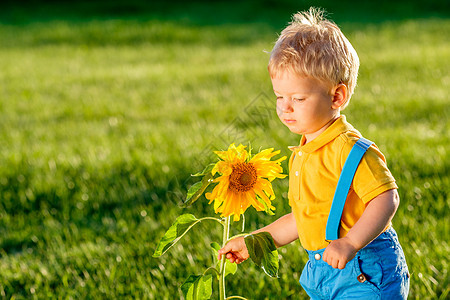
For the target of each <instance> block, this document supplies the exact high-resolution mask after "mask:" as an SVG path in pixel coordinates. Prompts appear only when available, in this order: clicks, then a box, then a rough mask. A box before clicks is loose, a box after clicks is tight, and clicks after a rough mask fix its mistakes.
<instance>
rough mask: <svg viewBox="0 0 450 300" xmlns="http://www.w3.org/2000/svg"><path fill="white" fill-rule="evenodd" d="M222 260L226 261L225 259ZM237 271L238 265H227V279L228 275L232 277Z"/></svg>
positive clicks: (227, 263)
mask: <svg viewBox="0 0 450 300" xmlns="http://www.w3.org/2000/svg"><path fill="white" fill-rule="evenodd" d="M222 259H225V257H224V258H222ZM236 271H237V264H236V263H230V262H228V261H227V262H226V263H225V277H227V275H228V274H232V275H234V274H236Z"/></svg>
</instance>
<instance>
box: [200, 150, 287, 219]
mask: <svg viewBox="0 0 450 300" xmlns="http://www.w3.org/2000/svg"><path fill="white" fill-rule="evenodd" d="M245 148H246V147H245V146H243V145H239V146H237V147H236V146H235V145H234V144H231V145H230V146H229V147H228V150H227V151H214V153H216V154H217V156H219V158H220V159H221V160H220V161H219V162H217V163H216V164H215V165H214V167H213V169H212V171H211V173H212V175H213V176H214V175H215V174H216V173H219V174H220V175H221V176H219V177H217V178H216V179H214V183H218V184H217V185H216V186H215V187H214V189H213V191H212V192H211V193H207V194H206V195H205V196H206V198H207V199H208V200H210V201H209V204H211V203H212V202H213V201H214V210H215V212H216V213H221V216H222V217H228V216H231V215H234V221H239V219H240V216H241V214H243V213H244V212H245V211H246V210H247V208H249V207H250V206H253V207H254V208H255V209H256V210H257V211H263V210H265V211H268V212H270V211H271V210H273V209H275V207H273V206H272V204H271V201H272V200H273V199H275V194H274V192H273V189H272V184H271V182H272V181H273V180H274V179H275V178H284V177H286V175H284V174H281V173H282V172H283V168H282V167H281V165H280V163H281V161H283V160H285V159H286V156H283V157H282V158H280V159H278V160H275V161H271V160H270V159H271V158H272V157H273V156H275V155H277V154H279V153H280V151H279V150H278V151H273V148H270V149H265V150H262V151H261V152H259V153H257V154H256V155H254V156H253V157H250V153H249V152H247V150H245Z"/></svg>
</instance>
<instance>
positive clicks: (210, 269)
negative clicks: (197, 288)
mask: <svg viewBox="0 0 450 300" xmlns="http://www.w3.org/2000/svg"><path fill="white" fill-rule="evenodd" d="M209 271H214V272H215V273H216V274H217V276H220V272H219V271H217V269H216V268H214V267H209V268H208V269H206V270H205V272H203V275H205V274H206V273H207V272H209Z"/></svg>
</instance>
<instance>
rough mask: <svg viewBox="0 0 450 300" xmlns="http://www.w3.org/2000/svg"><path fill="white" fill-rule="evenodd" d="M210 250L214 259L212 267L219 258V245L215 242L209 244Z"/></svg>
mask: <svg viewBox="0 0 450 300" xmlns="http://www.w3.org/2000/svg"><path fill="white" fill-rule="evenodd" d="M211 250H212V254H213V257H214V265H216V264H217V262H218V261H219V260H218V256H219V250H220V245H219V244H218V243H216V242H213V243H211Z"/></svg>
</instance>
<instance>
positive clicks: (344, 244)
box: [323, 237, 358, 269]
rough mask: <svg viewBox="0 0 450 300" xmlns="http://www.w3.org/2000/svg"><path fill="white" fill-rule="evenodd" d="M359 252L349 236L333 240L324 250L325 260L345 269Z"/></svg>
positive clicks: (334, 266) (335, 266)
mask: <svg viewBox="0 0 450 300" xmlns="http://www.w3.org/2000/svg"><path fill="white" fill-rule="evenodd" d="M357 252H358V249H357V248H356V247H355V246H354V245H353V243H352V242H351V240H350V239H349V238H348V237H343V238H340V239H337V240H334V241H332V242H331V243H330V244H329V245H328V247H327V248H326V249H325V251H324V252H323V261H324V262H326V263H327V264H329V265H330V266H332V267H333V268H335V269H343V268H345V265H346V264H347V263H348V262H349V261H351V260H352V259H353V258H354V257H355V256H356V253H357Z"/></svg>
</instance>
